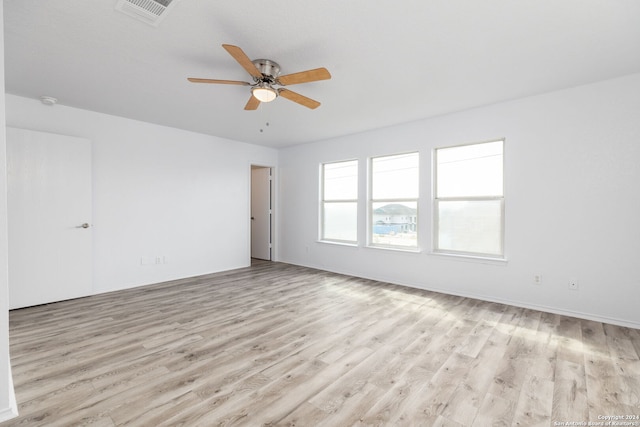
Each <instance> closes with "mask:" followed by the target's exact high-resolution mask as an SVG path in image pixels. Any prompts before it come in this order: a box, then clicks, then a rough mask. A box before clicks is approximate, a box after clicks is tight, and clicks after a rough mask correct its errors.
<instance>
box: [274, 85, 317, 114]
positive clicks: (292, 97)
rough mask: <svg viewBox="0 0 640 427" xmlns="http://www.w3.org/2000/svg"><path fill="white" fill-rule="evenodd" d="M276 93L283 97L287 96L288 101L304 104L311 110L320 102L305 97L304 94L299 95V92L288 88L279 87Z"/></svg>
mask: <svg viewBox="0 0 640 427" xmlns="http://www.w3.org/2000/svg"><path fill="white" fill-rule="evenodd" d="M278 94H279V95H280V96H282V97H284V98H287V99H288V100H289V101H293V102H297V103H298V104H300V105H304V106H305V107H307V108H311V109H312V110H313V109H315V108H318V107H319V106H320V103H319V102H318V101H315V100H313V99H311V98H307V97H306V96H303V95H300V94H299V93H296V92H293V91H290V90H289V89H280V90H279V91H278Z"/></svg>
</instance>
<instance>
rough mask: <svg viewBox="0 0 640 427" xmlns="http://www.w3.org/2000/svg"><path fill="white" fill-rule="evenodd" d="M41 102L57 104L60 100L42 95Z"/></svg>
mask: <svg viewBox="0 0 640 427" xmlns="http://www.w3.org/2000/svg"><path fill="white" fill-rule="evenodd" d="M40 102H42V103H43V104H44V105H56V104H57V103H58V100H57V99H56V98H54V97H52V96H41V97H40Z"/></svg>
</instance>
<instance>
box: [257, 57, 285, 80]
mask: <svg viewBox="0 0 640 427" xmlns="http://www.w3.org/2000/svg"><path fill="white" fill-rule="evenodd" d="M251 62H252V63H253V65H255V66H256V68H257V69H258V70H260V72H261V73H262V75H263V76H265V77H266V78H267V79H266V81H267V82H269V83H273V82H275V79H276V78H277V77H278V76H279V75H280V65H278V63H277V62H275V61H272V60H270V59H255V60H253V61H251ZM256 80H260V79H256Z"/></svg>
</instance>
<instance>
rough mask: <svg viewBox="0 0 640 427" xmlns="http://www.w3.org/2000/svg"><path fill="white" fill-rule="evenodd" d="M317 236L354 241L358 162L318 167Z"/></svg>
mask: <svg viewBox="0 0 640 427" xmlns="http://www.w3.org/2000/svg"><path fill="white" fill-rule="evenodd" d="M321 169H322V170H321V174H322V180H321V182H322V189H321V194H322V203H321V212H320V224H321V225H320V239H321V240H328V241H335V242H344V243H356V242H357V241H358V161H357V160H350V161H345V162H336V163H325V164H323V165H322V168H321Z"/></svg>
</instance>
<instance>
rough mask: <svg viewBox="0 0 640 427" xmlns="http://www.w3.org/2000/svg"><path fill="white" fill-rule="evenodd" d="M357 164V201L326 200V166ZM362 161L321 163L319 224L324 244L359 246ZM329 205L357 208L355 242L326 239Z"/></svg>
mask: <svg viewBox="0 0 640 427" xmlns="http://www.w3.org/2000/svg"><path fill="white" fill-rule="evenodd" d="M352 162H355V165H356V189H355V190H356V192H355V195H356V198H355V199H326V198H325V166H326V165H334V164H338V163H352ZM359 170H360V161H359V160H358V159H348V160H336V161H330V162H322V163H320V203H319V210H320V212H319V214H318V215H319V219H320V221H319V223H318V240H319V241H320V242H324V243H337V244H343V245H351V246H357V245H358V222H359V221H358V210H359V206H358V205H359V198H358V194H359V187H360V172H359ZM327 203H332V204H335V203H353V204H355V206H356V215H355V236H356V239H355V240H345V239H332V238H327V237H325V211H326V209H325V205H326V204H327Z"/></svg>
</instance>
